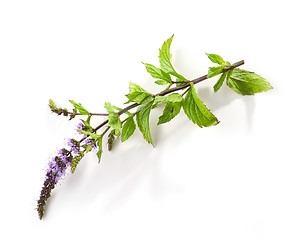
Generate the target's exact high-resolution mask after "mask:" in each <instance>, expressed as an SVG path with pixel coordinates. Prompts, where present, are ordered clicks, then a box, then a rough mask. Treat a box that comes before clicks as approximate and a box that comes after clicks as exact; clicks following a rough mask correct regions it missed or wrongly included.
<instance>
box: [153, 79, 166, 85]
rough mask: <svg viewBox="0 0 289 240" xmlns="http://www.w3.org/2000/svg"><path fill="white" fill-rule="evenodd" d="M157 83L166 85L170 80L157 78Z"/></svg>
mask: <svg viewBox="0 0 289 240" xmlns="http://www.w3.org/2000/svg"><path fill="white" fill-rule="evenodd" d="M155 83H156V84H158V85H166V84H168V82H167V81H165V80H156V81H155Z"/></svg>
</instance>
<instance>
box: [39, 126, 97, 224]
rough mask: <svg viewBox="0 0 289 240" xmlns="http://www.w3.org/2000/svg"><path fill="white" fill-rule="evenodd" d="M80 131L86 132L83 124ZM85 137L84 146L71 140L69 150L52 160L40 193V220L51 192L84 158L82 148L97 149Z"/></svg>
mask: <svg viewBox="0 0 289 240" xmlns="http://www.w3.org/2000/svg"><path fill="white" fill-rule="evenodd" d="M78 129H80V130H85V126H84V125H83V124H82V123H79V124H78V125H77V130H78ZM83 136H84V137H85V141H84V145H82V146H81V145H80V142H81V141H77V140H75V139H74V138H69V139H68V141H67V148H62V149H60V150H59V151H58V152H57V154H56V155H55V156H53V157H52V158H51V159H50V162H49V163H48V168H47V169H46V175H45V180H44V184H43V187H42V190H41V192H40V198H39V200H38V201H37V211H38V216H39V218H40V219H42V217H43V213H44V208H45V204H46V202H47V199H48V198H49V197H50V196H51V192H52V190H53V189H54V188H55V186H56V184H57V183H58V182H59V180H60V179H61V178H62V177H63V176H64V175H65V173H66V170H67V169H68V168H72V169H73V170H74V169H75V166H76V165H77V164H78V162H79V161H80V159H81V158H82V157H83V156H84V153H83V151H81V150H80V148H81V147H84V146H86V147H87V146H90V147H91V150H92V149H96V148H97V146H96V143H95V141H94V140H93V139H91V138H89V137H88V136H86V135H83ZM83 140H84V139H83Z"/></svg>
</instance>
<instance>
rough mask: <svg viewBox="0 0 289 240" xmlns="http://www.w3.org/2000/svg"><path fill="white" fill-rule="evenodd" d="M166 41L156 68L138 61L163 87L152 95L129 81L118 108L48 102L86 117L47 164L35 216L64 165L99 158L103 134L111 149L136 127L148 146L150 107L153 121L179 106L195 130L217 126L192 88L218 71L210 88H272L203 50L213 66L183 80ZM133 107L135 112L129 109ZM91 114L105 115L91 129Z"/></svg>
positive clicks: (250, 91)
mask: <svg viewBox="0 0 289 240" xmlns="http://www.w3.org/2000/svg"><path fill="white" fill-rule="evenodd" d="M172 40H173V36H172V37H170V38H169V39H168V40H166V41H165V42H164V43H163V45H162V47H161V48H160V49H159V56H158V57H159V63H160V67H157V66H154V65H152V64H149V63H144V65H145V68H146V70H147V72H148V73H149V74H150V76H151V77H152V78H153V79H154V83H155V84H157V85H161V86H162V85H164V89H163V90H162V91H161V92H159V93H157V94H153V93H149V92H148V91H146V90H145V89H143V88H142V87H141V86H139V85H137V84H135V83H130V84H129V93H128V94H126V97H127V99H128V101H127V102H126V103H124V104H125V105H124V107H123V108H121V107H117V106H115V105H112V104H111V103H110V102H105V104H104V108H105V110H106V113H92V112H90V111H88V110H87V109H85V108H84V107H83V106H82V104H81V103H77V102H75V101H74V100H70V103H71V104H72V106H73V109H72V110H71V111H69V110H68V109H66V108H59V107H58V106H57V105H56V104H55V103H54V102H53V101H52V100H51V99H50V100H49V107H50V109H51V111H52V112H53V113H56V114H57V115H64V116H68V117H69V119H72V118H75V117H77V116H81V117H82V118H86V120H84V119H81V120H80V122H79V124H78V127H77V132H78V133H79V134H81V138H80V139H79V140H76V139H77V137H75V138H73V139H69V141H68V144H67V146H66V147H65V148H62V149H61V150H60V151H59V152H58V153H57V154H56V156H55V157H53V158H52V160H51V162H50V163H49V167H48V169H47V174H46V178H45V182H44V185H43V188H42V191H41V193H40V198H39V200H38V202H37V211H38V214H39V218H40V219H42V217H43V214H44V209H45V205H46V202H47V200H48V198H49V197H50V196H51V191H52V190H53V189H54V187H55V185H56V184H57V183H58V181H59V180H60V179H61V177H62V176H63V175H64V174H65V171H66V170H67V169H71V172H72V173H74V172H75V170H76V169H77V166H78V164H79V163H80V162H81V160H82V159H84V156H85V154H86V153H90V152H95V154H96V156H97V158H98V161H99V162H100V161H101V158H102V154H103V151H104V150H103V146H104V141H105V135H106V133H108V138H107V146H108V150H112V147H113V144H114V142H115V140H116V139H117V138H118V137H119V136H120V138H121V142H125V141H126V140H128V139H129V138H130V137H131V136H132V135H133V134H134V132H135V131H136V129H137V128H138V129H139V131H140V132H141V133H142V135H143V138H144V139H145V140H146V141H147V142H148V143H149V144H151V145H153V146H154V143H153V138H152V134H151V131H150V115H151V112H152V111H153V109H154V108H156V107H158V106H159V105H162V106H164V110H163V113H162V115H161V116H159V121H158V125H159V124H164V123H168V122H169V121H171V120H172V119H175V117H176V116H177V115H178V114H180V113H181V112H182V111H181V109H182V108H183V110H184V113H185V115H186V116H187V117H188V118H189V120H191V121H192V122H193V123H194V124H196V125H197V126H199V127H201V128H202V127H209V126H214V125H216V124H218V123H219V121H218V119H217V117H216V116H215V115H214V114H213V113H212V112H211V111H210V110H209V108H208V107H207V106H206V104H205V99H200V98H199V97H198V94H197V90H196V88H195V85H196V84H198V83H200V82H202V81H204V80H206V79H211V78H214V77H215V76H217V75H220V78H219V79H218V80H217V82H216V84H215V85H214V91H215V92H217V91H218V90H219V89H220V88H221V87H222V86H224V85H225V84H224V83H225V82H226V85H227V86H228V87H230V88H231V89H232V90H234V91H235V92H236V93H238V94H241V95H254V94H256V93H259V92H264V91H268V90H270V89H271V88H272V87H271V85H270V84H269V83H268V82H267V81H266V80H265V79H264V78H263V77H261V76H259V75H257V74H255V73H253V72H249V71H246V70H242V69H239V68H238V67H239V66H241V65H243V64H244V61H243V60H242V61H239V62H236V63H234V64H230V62H228V61H225V60H224V59H223V58H222V57H221V56H219V55H217V54H209V53H207V56H208V58H209V59H210V60H211V61H212V62H213V63H214V64H217V65H215V66H212V67H210V68H209V70H208V73H207V74H206V75H204V76H201V77H199V78H196V79H194V80H189V79H186V78H185V77H184V76H183V75H181V74H180V73H178V72H177V71H176V70H175V68H174V67H173V63H172V54H171V50H170V48H171V44H172ZM203 101H204V102H203ZM133 109H135V110H134V111H133ZM124 114H125V115H124ZM95 116H103V117H105V120H104V121H103V122H101V123H99V124H98V125H97V126H96V127H94V126H92V124H91V118H92V117H95ZM124 116H125V117H124ZM78 138H79V135H78Z"/></svg>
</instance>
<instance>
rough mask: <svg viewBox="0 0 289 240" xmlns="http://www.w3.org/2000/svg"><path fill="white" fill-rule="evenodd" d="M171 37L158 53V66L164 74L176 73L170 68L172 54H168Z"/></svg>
mask: <svg viewBox="0 0 289 240" xmlns="http://www.w3.org/2000/svg"><path fill="white" fill-rule="evenodd" d="M173 37H174V35H173V36H172V37H170V38H169V39H168V40H167V41H165V42H164V43H163V45H162V47H161V49H160V53H159V61H160V66H161V68H162V70H163V71H165V72H166V73H171V74H173V73H176V71H175V69H174V68H173V66H172V63H171V60H172V54H171V53H170V48H171V43H172V41H173Z"/></svg>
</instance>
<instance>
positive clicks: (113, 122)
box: [108, 114, 122, 130]
mask: <svg viewBox="0 0 289 240" xmlns="http://www.w3.org/2000/svg"><path fill="white" fill-rule="evenodd" d="M121 125H122V124H121V121H120V119H119V115H115V114H110V115H109V116H108V126H110V127H112V128H113V129H115V130H120V129H121Z"/></svg>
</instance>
